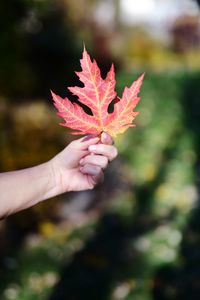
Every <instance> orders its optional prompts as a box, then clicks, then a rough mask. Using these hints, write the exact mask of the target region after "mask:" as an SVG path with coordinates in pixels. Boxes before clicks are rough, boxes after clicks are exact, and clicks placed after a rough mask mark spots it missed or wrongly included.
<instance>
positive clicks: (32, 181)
mask: <svg viewBox="0 0 200 300" xmlns="http://www.w3.org/2000/svg"><path fill="white" fill-rule="evenodd" d="M116 156H117V149H116V147H115V146H114V145H113V141H112V139H111V137H110V136H109V135H108V134H106V133H102V135H101V137H90V138H88V137H87V138H85V137H84V138H81V139H78V140H75V141H73V142H71V143H70V144H69V145H68V146H67V147H66V148H65V149H64V150H63V151H61V152H60V153H59V154H57V155H56V156H55V157H53V158H52V159H51V160H50V161H48V162H46V163H43V164H41V165H38V166H35V167H32V168H27V169H24V170H19V171H13V172H6V173H1V174H0V195H1V196H0V218H5V217H7V216H9V215H11V214H13V213H16V212H18V211H20V210H23V209H26V208H28V207H31V206H33V205H35V204H37V203H39V202H41V201H44V200H46V199H49V198H52V197H54V196H56V195H59V194H62V193H64V192H70V191H82V190H88V189H93V188H94V187H95V186H96V185H97V184H98V183H99V182H102V181H103V170H104V169H105V168H106V167H107V166H108V163H109V162H111V161H112V160H113V159H114V158H116Z"/></svg>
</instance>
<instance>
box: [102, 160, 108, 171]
mask: <svg viewBox="0 0 200 300" xmlns="http://www.w3.org/2000/svg"><path fill="white" fill-rule="evenodd" d="M107 166H108V158H107V157H103V168H104V169H105V168H107Z"/></svg>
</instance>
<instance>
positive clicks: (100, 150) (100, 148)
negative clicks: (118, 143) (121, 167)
mask: <svg viewBox="0 0 200 300" xmlns="http://www.w3.org/2000/svg"><path fill="white" fill-rule="evenodd" d="M88 150H89V151H90V153H94V154H97V155H103V156H106V157H107V158H108V160H109V161H112V160H113V159H115V158H116V157H117V154H118V152H117V148H116V147H115V146H111V145H105V144H96V145H90V146H89V147H88Z"/></svg>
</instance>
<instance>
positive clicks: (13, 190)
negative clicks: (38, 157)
mask: <svg viewBox="0 0 200 300" xmlns="http://www.w3.org/2000/svg"><path fill="white" fill-rule="evenodd" d="M55 194H56V191H55V186H54V178H53V172H52V171H51V167H50V164H49V163H48V162H47V163H44V164H41V165H38V166H36V167H33V168H28V169H24V170H19V171H14V172H6V173H1V174H0V218H3V217H6V216H8V215H10V214H13V213H15V212H17V211H20V210H23V209H25V208H28V207H30V206H33V205H35V204H37V203H38V202H40V201H42V200H45V199H48V198H50V197H52V196H54V195H55Z"/></svg>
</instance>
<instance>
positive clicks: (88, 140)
mask: <svg viewBox="0 0 200 300" xmlns="http://www.w3.org/2000/svg"><path fill="white" fill-rule="evenodd" d="M99 141H100V138H99V137H93V136H87V137H83V138H81V139H78V140H74V141H73V142H71V143H70V144H69V146H70V147H73V148H76V149H77V150H87V149H88V147H89V146H90V145H94V144H97V143H98V142H99Z"/></svg>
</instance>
